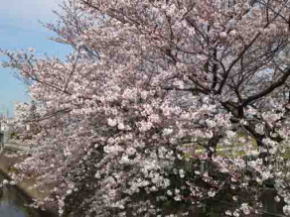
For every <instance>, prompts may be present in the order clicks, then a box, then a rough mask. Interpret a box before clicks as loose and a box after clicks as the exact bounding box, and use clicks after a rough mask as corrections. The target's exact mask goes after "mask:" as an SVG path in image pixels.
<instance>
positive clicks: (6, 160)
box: [0, 153, 57, 217]
mask: <svg viewBox="0 0 290 217" xmlns="http://www.w3.org/2000/svg"><path fill="white" fill-rule="evenodd" d="M25 157H26V156H25V155H16V154H4V153H2V154H0V171H1V173H3V175H4V176H6V178H7V179H9V175H8V174H9V173H11V172H17V169H16V168H15V165H16V164H17V163H20V162H21V161H23V160H24V159H25ZM35 184H36V179H35V178H33V177H32V178H30V179H24V180H23V181H22V182H21V183H17V186H16V188H18V190H19V191H21V192H22V193H23V194H24V195H25V196H26V198H27V199H28V198H29V201H30V202H32V201H33V200H38V201H41V200H43V199H44V198H45V197H46V196H47V195H48V189H42V191H39V190H36V189H35V188H32V186H34V185H35ZM45 208H46V209H47V210H48V211H47V212H45V215H43V216H47V217H55V216H57V215H56V211H55V209H53V208H52V207H45Z"/></svg>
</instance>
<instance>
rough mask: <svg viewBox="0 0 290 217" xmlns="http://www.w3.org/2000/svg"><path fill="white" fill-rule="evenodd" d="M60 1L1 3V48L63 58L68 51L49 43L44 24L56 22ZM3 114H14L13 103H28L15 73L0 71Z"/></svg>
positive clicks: (42, 0) (0, 1) (13, 1)
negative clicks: (54, 10)
mask: <svg viewBox="0 0 290 217" xmlns="http://www.w3.org/2000/svg"><path fill="white" fill-rule="evenodd" d="M59 3H61V0H8V1H7V0H0V48H1V49H9V50H21V49H28V48H35V49H36V51H37V53H43V54H44V53H46V54H48V55H53V56H58V57H64V56H65V55H66V54H67V53H68V52H69V47H68V46H64V45H61V44H58V43H55V42H53V41H50V40H49V37H51V36H53V33H52V32H50V31H49V30H47V29H45V28H44V27H43V26H42V24H41V23H40V21H41V22H54V20H55V19H56V16H55V15H54V14H53V13H52V10H53V9H57V8H58V4H59ZM0 81H1V83H0V113H1V112H2V111H3V110H5V109H6V108H8V109H9V112H10V113H12V111H13V104H14V102H19V101H27V100H29V97H28V95H27V90H26V88H25V86H24V85H23V84H22V83H21V82H20V81H19V80H17V79H16V78H15V77H14V75H13V71H12V70H10V69H3V68H0Z"/></svg>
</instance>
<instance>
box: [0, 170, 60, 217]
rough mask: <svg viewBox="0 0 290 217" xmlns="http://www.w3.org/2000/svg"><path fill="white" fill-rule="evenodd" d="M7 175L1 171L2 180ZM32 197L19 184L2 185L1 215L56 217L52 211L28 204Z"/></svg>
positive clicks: (0, 216)
mask: <svg viewBox="0 0 290 217" xmlns="http://www.w3.org/2000/svg"><path fill="white" fill-rule="evenodd" d="M4 177H5V175H4V174H1V172H0V182H1V183H2V181H3V180H4ZM30 202H31V199H30V198H29V197H28V196H27V195H26V194H25V193H24V192H22V191H21V190H20V189H19V188H17V186H11V185H5V186H4V187H0V217H55V216H53V215H52V214H51V213H48V212H43V211H39V210H35V209H33V208H31V207H29V206H27V205H28V204H29V203H30Z"/></svg>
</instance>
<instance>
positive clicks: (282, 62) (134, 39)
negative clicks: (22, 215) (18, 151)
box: [4, 0, 290, 217]
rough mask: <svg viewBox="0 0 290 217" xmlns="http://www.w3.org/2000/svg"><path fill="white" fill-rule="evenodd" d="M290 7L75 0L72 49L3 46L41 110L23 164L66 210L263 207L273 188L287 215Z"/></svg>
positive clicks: (234, 210)
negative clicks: (51, 54)
mask: <svg viewBox="0 0 290 217" xmlns="http://www.w3.org/2000/svg"><path fill="white" fill-rule="evenodd" d="M289 7H290V3H289V2H288V1H287V0H256V1H248V0H235V1H219V0H204V1H196V0H159V1H158V0H142V1H141V0H115V1H107V0H69V1H67V2H66V3H64V4H63V6H62V11H61V12H60V13H59V14H58V15H59V23H57V24H55V25H52V24H49V25H47V27H48V28H49V29H51V30H52V31H54V32H56V33H57V35H58V37H57V38H55V40H56V41H58V42H60V43H65V44H68V45H71V46H72V48H73V52H72V54H71V55H69V56H68V57H67V59H66V60H60V59H57V58H37V57H35V56H34V54H33V52H27V53H23V52H20V53H14V52H7V51H6V52H4V53H5V54H6V55H7V56H8V57H9V58H10V62H8V63H6V65H8V66H10V67H14V68H16V69H18V71H19V75H20V76H21V77H22V78H23V79H24V80H25V81H26V82H27V83H29V84H30V87H29V89H30V93H31V96H32V98H33V99H34V100H35V101H36V102H37V105H38V106H39V108H41V109H40V110H41V111H40V112H39V116H37V117H34V118H30V120H25V121H20V123H27V121H29V122H36V123H37V124H38V126H39V129H41V131H40V132H39V133H37V134H36V135H35V136H34V137H33V141H34V143H35V144H38V146H37V147H36V148H35V150H34V151H33V153H32V154H31V157H29V158H27V159H26V160H25V162H23V163H22V164H21V165H19V168H20V169H21V170H22V171H23V174H24V175H25V174H34V175H37V176H38V179H39V188H41V186H44V185H49V186H53V187H52V190H51V195H49V197H48V198H46V200H45V202H46V204H48V203H50V202H52V203H53V202H54V201H55V199H57V201H58V207H59V214H60V215H63V216H98V217H101V216H141V215H144V216H198V214H197V212H198V210H199V207H204V209H205V210H206V211H207V212H209V209H210V207H212V206H213V204H214V203H215V204H216V203H218V204H219V205H220V204H222V203H223V204H226V206H224V207H223V208H220V209H219V210H215V211H216V212H218V213H219V215H220V216H223V215H228V216H246V215H251V216H255V215H256V216H259V215H261V214H263V213H266V212H268V210H267V209H266V208H265V206H264V207H263V201H262V200H261V197H262V196H261V194H262V192H263V189H264V187H265V186H271V187H272V188H273V189H274V191H275V195H274V196H275V200H276V201H277V203H278V202H279V201H280V204H279V205H281V204H282V205H281V206H284V207H283V212H284V214H285V215H290V191H289V187H290V186H289V184H288V182H289V178H290V176H289V174H290V173H289V172H288V168H289V164H290V160H289V118H288V116H289V115H288V114H289V109H290V107H289V103H290V95H289V81H288V80H289V79H288V78H289V76H290V65H289V58H288V57H289V55H288V53H289V47H288V37H289V26H290V18H289V14H290V13H289V12H290V8H289ZM274 196H273V197H274ZM208 204H209V205H208Z"/></svg>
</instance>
